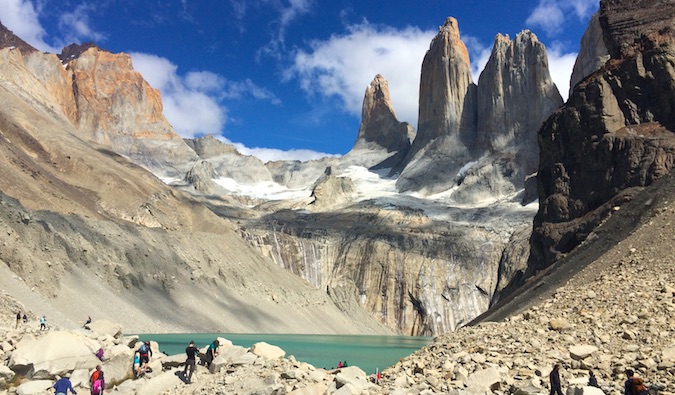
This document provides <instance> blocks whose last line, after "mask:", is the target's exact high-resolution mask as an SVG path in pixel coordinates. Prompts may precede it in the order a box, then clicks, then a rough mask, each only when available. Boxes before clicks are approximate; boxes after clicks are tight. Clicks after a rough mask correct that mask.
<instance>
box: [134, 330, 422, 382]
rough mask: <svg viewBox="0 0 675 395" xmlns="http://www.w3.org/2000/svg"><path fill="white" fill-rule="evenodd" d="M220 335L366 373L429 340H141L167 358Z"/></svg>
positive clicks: (242, 337)
mask: <svg viewBox="0 0 675 395" xmlns="http://www.w3.org/2000/svg"><path fill="white" fill-rule="evenodd" d="M218 336H221V337H224V338H225V339H228V340H229V341H231V342H232V343H233V344H235V345H238V346H242V347H250V346H251V345H253V344H255V343H258V342H266V343H269V344H273V345H275V346H279V347H281V348H282V349H283V350H284V351H286V357H289V356H290V355H293V356H295V359H296V360H298V361H302V362H307V363H309V364H311V365H313V366H316V367H318V368H326V369H331V368H335V367H337V364H338V361H343V362H344V361H347V363H348V364H349V365H350V366H358V367H360V368H361V369H363V371H365V372H366V374H374V373H375V370H376V369H378V368H379V369H380V370H382V369H384V368H386V367H389V366H392V365H395V364H396V362H398V361H399V359H401V358H403V357H406V356H408V355H410V354H412V353H413V352H415V351H417V350H419V349H420V348H422V347H424V346H425V345H427V344H429V343H430V342H431V340H432V338H430V337H410V336H358V335H278V334H267V335H266V334H213V333H206V334H156V335H155V334H143V335H140V338H141V340H154V341H156V342H157V343H159V349H160V350H161V351H162V352H164V353H166V354H169V355H173V354H182V353H184V352H185V347H187V345H188V343H189V342H190V340H194V342H195V345H196V346H197V347H199V348H201V347H204V346H207V345H209V344H210V343H211V342H212V341H213V340H215V338H216V337H218Z"/></svg>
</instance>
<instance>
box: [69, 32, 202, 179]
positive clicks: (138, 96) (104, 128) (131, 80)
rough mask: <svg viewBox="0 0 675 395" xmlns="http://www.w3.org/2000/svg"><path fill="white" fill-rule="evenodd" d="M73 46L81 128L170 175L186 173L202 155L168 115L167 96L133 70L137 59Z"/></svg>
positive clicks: (83, 133) (71, 66)
mask: <svg viewBox="0 0 675 395" xmlns="http://www.w3.org/2000/svg"><path fill="white" fill-rule="evenodd" d="M85 48H86V49H84V48H74V47H72V46H71V47H68V48H67V51H66V52H64V54H63V55H62V57H64V58H67V59H66V60H67V61H68V63H67V65H68V70H69V71H70V72H71V73H72V75H73V92H74V95H75V100H76V102H77V108H78V116H77V122H78V126H79V128H78V130H79V132H80V135H81V136H82V137H83V138H86V139H90V140H93V141H95V142H96V143H99V144H102V145H104V146H107V147H110V148H112V149H113V150H114V151H115V152H118V153H120V154H122V155H125V156H127V157H129V158H131V159H132V160H133V161H134V162H136V163H139V164H141V165H143V166H144V167H146V168H149V169H151V170H152V171H153V172H155V173H156V174H159V175H164V176H169V177H170V176H174V177H176V176H177V177H182V176H183V175H184V174H185V172H186V171H187V169H188V168H189V166H190V163H191V162H193V161H195V160H196V159H197V157H196V155H195V153H194V152H193V151H192V150H191V149H190V148H189V147H188V146H187V145H186V144H185V142H184V141H183V140H182V139H181V138H180V136H178V134H176V132H175V131H174V130H173V128H172V127H171V125H169V123H168V122H167V120H166V118H165V117H164V114H162V99H161V96H160V93H159V91H158V90H156V89H153V88H152V87H151V86H150V85H149V84H148V83H147V82H146V81H145V80H144V79H143V77H141V75H140V74H139V73H138V72H136V71H135V70H134V69H133V66H132V64H131V58H130V57H129V56H128V55H126V54H124V53H120V54H112V53H110V52H107V51H104V50H101V49H100V48H98V47H96V46H91V45H86V44H85Z"/></svg>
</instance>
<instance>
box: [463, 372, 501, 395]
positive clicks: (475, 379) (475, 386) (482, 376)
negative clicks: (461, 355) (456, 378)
mask: <svg viewBox="0 0 675 395" xmlns="http://www.w3.org/2000/svg"><path fill="white" fill-rule="evenodd" d="M501 380H502V378H501V375H500V374H499V371H498V370H497V369H495V368H492V367H491V368H487V369H480V370H476V371H475V372H473V373H471V374H470V375H469V377H468V379H467V382H466V387H467V391H469V392H470V393H481V392H483V391H488V390H491V389H492V387H493V386H494V385H496V384H498V383H499V382H500V381H501Z"/></svg>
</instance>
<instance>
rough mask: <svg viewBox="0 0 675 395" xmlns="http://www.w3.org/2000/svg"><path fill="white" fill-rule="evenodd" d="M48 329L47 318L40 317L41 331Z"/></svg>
mask: <svg viewBox="0 0 675 395" xmlns="http://www.w3.org/2000/svg"><path fill="white" fill-rule="evenodd" d="M46 329H47V316H44V315H43V316H42V317H40V330H41V331H44V330H46Z"/></svg>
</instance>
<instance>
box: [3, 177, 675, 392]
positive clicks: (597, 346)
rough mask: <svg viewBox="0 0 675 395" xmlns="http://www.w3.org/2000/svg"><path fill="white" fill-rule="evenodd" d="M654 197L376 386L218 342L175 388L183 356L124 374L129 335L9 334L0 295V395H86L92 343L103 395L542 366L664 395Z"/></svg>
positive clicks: (510, 373)
mask: <svg viewBox="0 0 675 395" xmlns="http://www.w3.org/2000/svg"><path fill="white" fill-rule="evenodd" d="M669 186H670V184H669ZM658 191H661V192H663V193H661V194H657V195H646V196H643V197H642V198H640V199H637V198H636V199H635V200H634V201H633V202H632V203H633V205H632V206H631V205H629V204H625V205H623V206H622V207H619V206H615V207H614V208H613V209H612V211H613V212H614V213H615V214H612V217H611V218H609V219H608V220H607V221H606V223H605V225H603V227H600V228H599V229H597V230H596V236H589V239H588V241H587V242H586V244H585V245H584V246H582V247H584V248H586V250H595V251H597V250H599V248H600V247H599V245H596V244H599V242H600V241H603V240H604V241H607V238H606V237H605V236H603V235H606V234H607V233H613V234H614V233H616V234H618V233H621V232H620V231H619V229H618V228H617V227H616V226H628V225H629V224H628V222H631V224H630V225H631V226H632V222H636V223H639V226H636V228H635V230H634V231H633V232H632V233H631V234H630V235H629V236H628V237H626V238H623V237H622V238H621V240H620V241H619V240H614V241H612V244H611V246H610V247H609V248H607V249H603V250H602V251H603V253H601V256H600V257H599V258H598V259H596V260H594V261H593V262H592V263H590V264H589V265H588V266H586V267H585V268H584V269H583V270H578V269H577V268H576V267H573V266H571V267H569V268H567V270H570V271H573V272H574V275H573V276H572V277H571V280H569V281H568V282H567V283H566V284H565V285H564V286H561V287H559V288H557V289H555V290H554V291H553V292H551V293H549V294H545V295H544V296H542V297H541V298H538V299H537V300H534V301H531V303H532V304H529V303H530V302H528V304H527V305H524V306H522V309H520V311H516V313H514V314H511V315H510V316H509V318H507V319H505V320H503V321H500V322H484V323H481V324H479V325H476V326H472V327H464V328H461V329H459V330H458V331H456V332H454V333H451V334H447V335H443V336H441V337H438V338H436V339H435V340H434V342H433V343H432V344H430V345H429V346H427V347H425V348H423V349H421V350H419V351H418V352H416V353H415V354H413V355H411V356H410V357H408V358H405V359H403V360H401V361H400V362H399V363H398V364H396V365H395V366H393V367H390V368H388V369H385V370H384V371H383V372H382V377H381V381H380V382H379V383H375V378H374V377H373V376H372V375H371V376H367V375H366V374H365V373H364V372H363V371H362V370H361V369H359V368H358V367H349V368H344V369H335V370H328V371H327V370H324V369H319V368H315V367H313V366H311V365H309V364H306V363H303V362H299V361H296V360H295V358H294V357H293V356H287V355H285V353H284V352H283V350H281V349H279V348H278V347H275V346H272V345H268V344H265V343H259V344H257V345H255V346H253V347H251V348H250V349H247V348H243V347H238V346H233V345H231V343H229V342H227V341H226V340H225V339H222V340H221V344H222V346H221V348H220V356H219V357H218V358H216V360H215V361H214V363H213V364H212V367H211V369H210V370H209V369H207V368H206V367H204V366H198V369H197V371H196V373H195V375H194V377H193V380H192V381H193V383H192V384H185V383H184V381H183V379H184V377H182V376H181V374H180V373H181V372H182V367H181V364H182V363H183V362H184V360H185V356H184V355H175V356H164V355H161V353H159V351H158V345H157V344H153V348H154V350H155V351H154V358H153V361H152V363H151V367H152V370H153V371H152V373H150V374H148V375H146V376H144V377H142V378H140V379H133V374H132V366H131V364H132V358H133V353H134V348H135V347H137V346H138V342H137V338H136V337H134V336H122V335H121V332H122V330H121V328H120V326H119V325H116V324H113V323H110V322H105V321H94V322H93V323H92V325H91V331H87V330H84V329H77V330H58V329H53V328H52V329H49V330H47V331H42V332H41V331H39V330H38V329H37V327H38V324H37V321H34V320H33V321H31V322H29V323H28V324H26V325H23V324H21V326H20V327H19V328H18V329H14V322H13V319H10V317H11V314H12V311H16V309H17V308H19V307H21V304H20V303H18V302H17V301H15V300H13V299H11V298H10V297H8V296H7V295H0V307H2V310H3V314H2V316H1V317H0V349H1V350H2V354H1V359H0V395H9V394H15V393H16V394H18V395H30V394H36V395H44V394H52V393H53V390H50V389H49V388H50V387H51V386H52V385H53V383H54V381H55V379H56V377H57V376H58V375H63V374H67V373H70V374H71V377H72V381H73V384H74V385H75V386H76V390H78V392H82V393H88V389H87V388H86V387H87V386H88V383H87V377H88V375H89V373H90V371H91V370H92V369H93V368H94V367H95V365H96V364H99V363H100V361H99V360H98V359H96V357H95V356H94V354H95V352H96V350H98V349H99V348H103V349H104V350H105V356H106V358H107V359H106V361H105V362H104V363H103V364H102V365H103V370H104V372H105V373H106V378H107V381H108V389H107V390H106V393H120V394H130V395H135V394H139V395H140V394H143V395H148V394H172V395H187V394H207V393H208V394H216V395H217V394H259V395H272V394H295V395H298V394H331V395H333V394H339V395H341V394H352V395H353V394H370V395H375V394H399V395H408V394H411V395H412V394H493V393H494V394H523V395H524V394H546V393H548V391H549V389H548V379H547V377H548V373H549V371H550V369H551V367H552V365H553V364H554V363H560V364H561V365H562V371H561V377H562V380H563V389H564V390H566V391H567V393H568V394H594V393H597V394H600V392H598V391H600V390H599V389H597V388H591V387H586V386H585V385H584V384H585V383H586V382H587V380H588V370H589V369H592V370H593V371H594V372H595V374H596V376H597V377H598V381H599V382H600V385H601V386H602V389H603V391H604V393H607V394H621V393H622V386H623V381H624V380H625V377H624V375H623V372H624V370H625V369H627V368H632V369H633V370H635V371H636V372H637V374H638V375H639V376H641V377H643V378H644V379H645V381H646V382H647V383H648V384H660V385H662V386H663V389H662V390H661V394H663V395H672V394H675V340H674V337H673V334H674V332H675V320H673V318H672V317H673V313H674V312H675V265H674V264H673V259H674V257H675V243H674V242H673V241H675V240H673V239H675V234H674V233H673V230H672V224H673V223H675V202H672V201H671V200H672V199H671V196H672V193H671V192H669V191H670V190H669V189H668V188H660V189H658ZM635 205H644V206H649V207H650V210H649V211H650V212H651V214H650V215H645V216H643V217H641V218H637V217H633V216H631V215H630V213H633V212H634V211H635V210H634V209H635V207H634V206H635ZM623 213H625V214H628V215H627V216H625V217H624V216H623ZM631 218H632V219H631ZM629 219H630V221H629ZM615 222H617V223H618V225H617V224H614V223H615ZM605 228H606V229H605ZM598 235H599V236H598ZM594 239H595V240H596V241H597V243H596V244H594V241H593V240H594ZM570 258H574V254H570ZM573 263H574V262H572V263H569V264H571V265H573ZM565 269H566V268H565V267H563V268H560V269H559V270H565ZM552 277H553V276H552V275H550V276H547V275H541V276H538V277H536V278H535V280H536V281H534V282H532V283H531V284H532V285H531V286H532V288H538V289H542V288H545V285H544V283H552V282H553V278H552ZM530 294H533V293H532V292H530ZM530 300H531V299H530ZM33 317H35V316H34V315H33V314H31V313H30V312H29V318H31V319H32V318H33Z"/></svg>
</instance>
